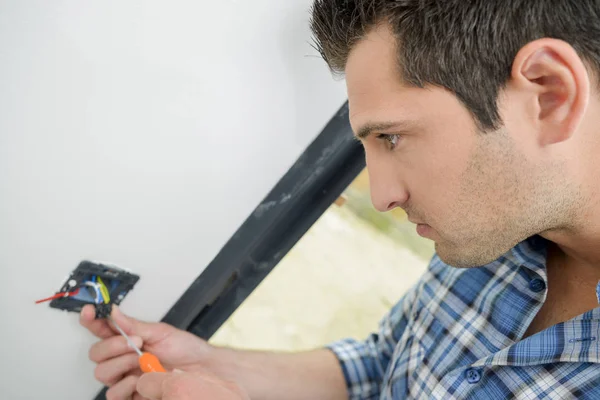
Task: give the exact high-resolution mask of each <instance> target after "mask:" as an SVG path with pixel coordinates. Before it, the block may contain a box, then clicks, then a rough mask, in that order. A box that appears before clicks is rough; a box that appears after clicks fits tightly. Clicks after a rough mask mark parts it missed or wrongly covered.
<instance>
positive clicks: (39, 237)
mask: <svg viewBox="0 0 600 400" xmlns="http://www.w3.org/2000/svg"><path fill="white" fill-rule="evenodd" d="M310 5H311V0H286V1H281V0H256V1H252V2H246V1H234V0H230V1H211V2H208V1H169V2H166V1H158V0H144V1H102V2H73V1H69V2H67V1H41V0H40V1H22V0H13V1H3V2H1V3H0V268H1V271H2V274H3V276H2V290H1V291H0V301H1V310H2V311H1V315H0V317H1V318H2V322H1V325H2V330H1V331H0V339H1V340H0V354H2V358H3V362H2V363H0V376H1V379H2V395H1V397H2V398H6V399H11V400H21V399H39V398H46V399H59V398H61V399H88V398H89V399H91V398H93V396H94V395H95V394H96V392H97V390H99V389H100V388H101V385H100V384H99V383H98V382H96V381H95V379H94V377H93V364H92V363H91V362H90V361H89V360H88V358H87V352H88V348H89V346H90V345H91V344H92V343H93V342H94V341H95V340H96V339H95V338H93V337H92V336H91V335H90V334H88V332H86V331H84V330H83V329H82V328H81V327H80V326H79V324H78V316H77V315H76V314H73V313H64V312H60V311H57V310H54V309H50V308H49V307H48V306H47V304H45V305H35V304H34V300H36V299H38V298H42V297H46V296H49V295H52V294H53V293H54V291H55V290H57V289H58V288H59V286H60V284H61V283H62V281H63V278H64V277H65V276H66V275H67V274H68V273H69V272H70V271H71V270H72V269H73V268H75V267H76V266H77V264H78V263H79V261H81V260H83V259H92V260H102V261H107V262H111V263H115V264H117V265H121V266H124V267H127V268H129V269H131V270H132V271H133V272H135V273H138V274H140V275H141V279H140V281H139V283H138V285H137V287H136V289H135V290H134V291H133V292H132V293H131V294H130V295H129V297H128V298H127V299H126V300H125V301H124V303H123V305H122V308H123V310H124V311H125V312H127V313H130V314H132V315H134V316H136V317H138V318H141V319H146V320H158V319H160V318H161V317H162V316H163V315H164V313H165V312H166V311H167V310H168V309H169V308H170V307H171V305H172V304H173V303H174V302H175V301H176V300H177V298H178V297H179V296H180V295H181V293H183V291H184V290H185V289H186V288H187V287H188V285H189V284H190V283H191V282H192V280H193V279H194V278H196V277H197V275H198V274H199V273H200V272H201V271H202V270H203V268H204V267H205V266H206V265H207V264H208V263H209V262H210V261H211V259H212V258H213V257H214V256H215V255H216V253H217V252H218V251H219V249H220V248H221V247H222V245H223V244H224V243H225V242H226V241H227V239H228V238H229V237H230V236H231V235H232V234H233V233H234V232H235V230H236V229H237V228H238V226H239V225H240V224H241V223H242V222H243V221H244V219H245V218H246V217H247V216H248V215H249V214H250V212H251V211H252V210H253V209H254V207H255V206H256V205H257V204H258V203H259V202H260V200H261V199H262V198H263V196H265V195H266V193H267V192H268V191H269V190H270V189H271V187H272V186H273V185H274V184H275V183H276V182H277V180H278V179H279V178H280V177H281V176H282V175H283V174H284V173H285V172H286V171H287V169H288V168H289V167H290V166H291V164H292V163H293V162H294V161H295V159H296V158H297V157H298V156H299V155H300V153H301V152H302V151H303V150H304V148H305V147H306V146H307V145H308V144H309V143H310V141H311V140H312V139H313V138H314V137H315V136H316V135H317V134H318V133H319V131H320V130H321V128H322V127H323V126H324V125H325V123H326V122H327V121H328V120H329V118H330V117H331V116H332V115H333V113H334V112H335V111H336V110H337V109H338V107H339V106H340V105H341V104H342V102H343V101H344V99H345V87H344V86H343V82H339V81H337V82H336V81H335V80H334V79H333V78H332V77H331V75H330V74H329V71H328V70H327V69H326V67H325V64H324V63H323V61H322V60H321V59H320V58H319V57H318V54H317V53H316V51H315V50H314V49H313V48H312V47H311V45H310V32H309V29H308V18H309V15H308V10H309V7H310Z"/></svg>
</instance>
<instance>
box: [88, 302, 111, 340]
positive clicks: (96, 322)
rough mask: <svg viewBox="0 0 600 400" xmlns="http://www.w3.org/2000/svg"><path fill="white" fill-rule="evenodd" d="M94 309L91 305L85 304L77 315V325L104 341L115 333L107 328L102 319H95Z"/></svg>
mask: <svg viewBox="0 0 600 400" xmlns="http://www.w3.org/2000/svg"><path fill="white" fill-rule="evenodd" d="M95 318H96V309H95V308H94V306H93V305H91V304H87V305H85V306H84V307H83V308H82V309H81V314H80V315H79V323H80V324H81V326H83V327H84V328H86V329H87V330H89V331H90V332H92V334H93V335H94V336H96V337H99V338H100V339H106V338H108V337H111V336H114V335H115V334H116V333H115V331H114V330H112V329H111V327H110V326H108V323H107V321H106V320H104V319H95Z"/></svg>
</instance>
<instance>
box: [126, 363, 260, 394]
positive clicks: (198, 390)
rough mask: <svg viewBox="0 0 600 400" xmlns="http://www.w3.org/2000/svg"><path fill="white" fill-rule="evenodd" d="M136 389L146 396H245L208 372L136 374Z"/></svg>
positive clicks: (235, 386) (230, 383)
mask: <svg viewBox="0 0 600 400" xmlns="http://www.w3.org/2000/svg"><path fill="white" fill-rule="evenodd" d="M137 391H138V393H140V394H141V395H142V396H144V397H145V398H147V399H149V400H197V399H207V400H208V399H210V400H249V399H250V397H248V395H247V394H246V393H245V392H244V391H243V390H242V389H241V388H240V387H239V386H238V385H236V384H235V383H233V382H227V381H223V380H220V379H219V378H217V377H215V376H214V375H211V374H208V373H199V372H196V373H189V372H183V371H181V372H179V371H177V370H176V371H174V372H173V373H161V372H157V373H149V374H145V375H143V376H142V377H140V378H139V380H138V383H137Z"/></svg>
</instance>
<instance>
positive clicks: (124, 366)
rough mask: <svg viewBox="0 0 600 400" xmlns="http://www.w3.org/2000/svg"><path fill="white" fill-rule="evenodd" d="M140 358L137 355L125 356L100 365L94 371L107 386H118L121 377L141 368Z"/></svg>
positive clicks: (98, 378) (97, 377)
mask: <svg viewBox="0 0 600 400" xmlns="http://www.w3.org/2000/svg"><path fill="white" fill-rule="evenodd" d="M138 360H139V356H138V355H137V354H136V353H132V354H125V355H123V356H120V357H116V358H112V359H110V360H108V361H105V362H103V363H100V364H98V366H97V367H96V369H95V371H94V376H95V377H96V379H97V380H99V381H100V382H102V383H104V384H105V385H106V386H112V385H114V384H116V383H117V382H118V381H119V380H121V377H122V376H124V375H126V374H129V373H131V372H132V370H136V369H137V368H138V367H139V361H138Z"/></svg>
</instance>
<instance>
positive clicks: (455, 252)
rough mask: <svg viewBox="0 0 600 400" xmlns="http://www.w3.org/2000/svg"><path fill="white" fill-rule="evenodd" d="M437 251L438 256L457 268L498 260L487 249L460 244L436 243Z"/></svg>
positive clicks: (472, 266)
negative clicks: (471, 247) (468, 247)
mask: <svg viewBox="0 0 600 400" xmlns="http://www.w3.org/2000/svg"><path fill="white" fill-rule="evenodd" d="M435 252H436V254H437V256H438V257H439V258H440V259H441V260H442V261H443V262H444V263H446V264H448V265H449V266H451V267H455V268H478V267H482V266H484V265H487V264H489V263H491V262H492V261H494V260H496V259H497V258H498V257H499V256H500V254H499V255H498V256H496V257H494V256H492V255H489V254H486V251H476V250H475V249H467V248H464V247H463V248H461V247H458V246H448V245H444V244H440V243H439V242H436V243H435Z"/></svg>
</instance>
